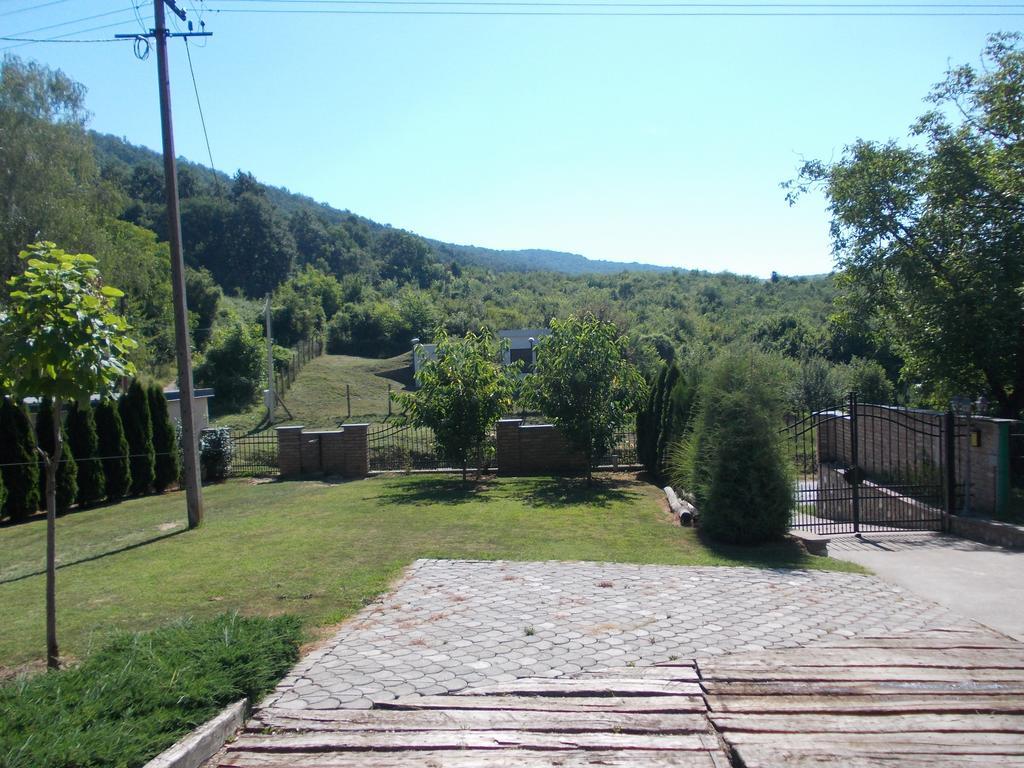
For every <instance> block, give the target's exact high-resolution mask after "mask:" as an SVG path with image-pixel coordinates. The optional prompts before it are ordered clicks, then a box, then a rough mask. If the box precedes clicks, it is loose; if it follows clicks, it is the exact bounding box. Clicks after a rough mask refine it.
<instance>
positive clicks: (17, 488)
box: [0, 397, 39, 520]
mask: <svg viewBox="0 0 1024 768" xmlns="http://www.w3.org/2000/svg"><path fill="white" fill-rule="evenodd" d="M2 400H3V403H2V404H0V465H4V466H3V467H2V472H3V476H4V485H5V486H6V487H7V500H6V502H5V503H4V506H3V510H2V512H3V514H5V515H6V516H7V517H10V518H11V519H12V520H24V519H25V518H26V517H28V516H29V515H31V514H32V513H34V512H35V511H36V510H37V509H38V508H39V465H38V464H37V463H36V462H37V459H38V457H39V455H38V454H37V453H36V439H35V435H33V432H32V424H31V423H30V422H29V420H28V414H27V413H25V409H24V408H22V407H21V406H20V405H16V404H15V403H14V402H12V401H11V399H10V398H7V397H5V398H2Z"/></svg>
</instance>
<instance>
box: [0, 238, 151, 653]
mask: <svg viewBox="0 0 1024 768" xmlns="http://www.w3.org/2000/svg"><path fill="white" fill-rule="evenodd" d="M19 255H20V257H21V259H22V260H23V261H24V262H25V264H26V268H25V271H24V272H22V273H21V274H20V275H16V276H15V277H12V278H11V280H10V281H9V283H8V285H9V286H10V288H11V291H10V294H9V295H10V298H11V304H10V305H9V306H8V307H6V308H4V309H2V310H0V325H2V326H3V327H4V330H5V333H4V335H3V337H2V340H0V371H3V376H4V377H5V378H6V379H7V381H5V382H0V384H2V385H4V386H5V388H10V389H11V390H12V391H13V392H15V394H18V395H21V396H25V395H26V394H27V393H33V394H37V395H44V396H49V397H51V398H53V401H54V408H53V419H52V423H51V425H50V429H51V431H52V434H53V446H54V448H53V453H52V454H47V453H43V458H44V460H45V462H46V485H47V500H46V662H47V666H49V667H50V668H51V669H52V668H56V667H57V666H58V665H59V662H60V660H59V654H58V648H57V608H56V519H57V467H58V466H59V463H60V460H61V456H62V454H63V448H64V440H63V437H62V434H61V428H60V427H61V424H60V412H61V408H60V406H61V404H62V403H65V402H68V401H72V400H74V401H81V400H85V399H86V398H88V397H89V395H90V393H92V392H96V391H100V392H102V391H105V390H107V389H109V388H110V386H111V385H112V384H113V383H114V382H115V381H117V380H118V379H119V378H120V377H122V376H126V375H130V374H132V373H134V366H133V365H132V364H131V363H130V362H129V361H128V360H127V355H128V353H129V351H130V350H131V349H132V348H133V347H134V346H135V342H134V341H133V340H132V339H130V338H129V337H128V335H127V323H126V322H125V320H124V318H122V317H120V316H118V315H117V314H116V313H115V311H114V306H113V300H114V299H116V298H119V297H120V296H121V295H122V294H121V292H120V291H118V290H117V289H115V288H111V287H109V286H104V285H103V283H102V280H101V279H100V274H99V271H98V270H97V269H96V267H95V264H96V260H95V259H94V258H93V257H92V256H89V255H86V254H80V255H73V254H70V253H65V252H64V251H62V250H61V249H59V248H57V246H56V245H54V244H53V243H48V242H41V243H35V244H33V245H30V246H29V247H28V250H26V251H22V252H21V254H19ZM33 466H34V464H33Z"/></svg>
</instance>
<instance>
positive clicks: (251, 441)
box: [230, 429, 280, 477]
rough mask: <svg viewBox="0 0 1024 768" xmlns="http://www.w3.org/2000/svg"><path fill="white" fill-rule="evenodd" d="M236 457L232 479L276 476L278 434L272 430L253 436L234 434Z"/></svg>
mask: <svg viewBox="0 0 1024 768" xmlns="http://www.w3.org/2000/svg"><path fill="white" fill-rule="evenodd" d="M231 444H232V447H233V449H234V455H233V457H232V460H231V473H230V474H231V476H232V477H258V476H265V475H276V474H278V473H279V472H280V470H279V468H278V465H277V433H276V432H274V430H272V429H268V430H266V431H264V432H256V433H254V434H251V435H245V434H238V433H232V435H231Z"/></svg>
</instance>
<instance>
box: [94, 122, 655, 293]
mask: <svg viewBox="0 0 1024 768" xmlns="http://www.w3.org/2000/svg"><path fill="white" fill-rule="evenodd" d="M91 136H92V141H93V145H94V146H95V149H96V159H97V162H98V163H99V165H100V167H101V168H107V169H109V168H110V167H111V166H112V165H114V164H115V163H122V164H124V165H125V166H128V167H131V168H134V167H136V166H161V164H162V162H163V161H162V159H161V155H160V154H159V153H158V152H154V151H153V150H150V149H147V148H146V147H140V146H136V145H134V144H132V143H130V142H129V141H127V140H126V139H123V138H118V137H117V136H111V135H110V134H104V133H97V132H95V131H93V132H91ZM178 165H179V172H180V169H185V171H186V173H188V174H191V175H193V176H194V177H195V178H196V179H197V180H199V181H200V182H202V183H203V184H207V185H211V186H215V185H221V186H222V187H224V188H228V187H230V186H231V184H232V179H231V177H230V176H228V175H227V174H225V173H221V172H219V171H212V170H210V169H209V168H207V167H206V166H203V165H200V164H198V163H193V162H191V161H189V160H187V159H186V158H183V157H181V158H178ZM264 191H265V193H266V196H267V199H268V200H269V201H270V203H271V204H273V205H274V206H275V207H276V208H277V209H278V210H279V211H280V212H281V213H283V214H285V215H287V216H291V215H293V214H295V213H297V212H299V211H307V212H309V213H312V214H315V215H316V216H318V217H320V218H321V219H323V220H324V221H325V222H326V223H327V224H331V225H339V224H342V223H344V222H346V221H349V220H351V219H353V218H354V219H356V220H357V221H358V222H359V223H360V224H362V225H364V226H366V228H367V229H368V230H369V231H371V232H373V233H379V232H380V231H382V230H386V229H391V227H389V226H386V225H384V224H379V223H377V222H375V221H373V220H372V219H367V218H366V217H364V216H359V215H357V214H354V213H352V212H351V211H348V210H339V209H337V208H334V207H332V206H330V205H328V204H327V203H319V202H317V201H316V200H314V199H313V198H311V197H307V196H306V195H301V194H298V193H295V192H292V191H290V190H288V189H286V188H284V187H273V186H264ZM424 239H425V240H426V242H428V243H429V244H430V245H431V246H432V247H433V249H434V251H435V252H436V255H437V257H438V258H439V259H441V260H443V261H454V262H456V263H458V264H462V265H467V266H476V267H483V268H484V269H490V270H494V271H497V272H505V271H515V272H526V271H541V272H561V273H563V274H567V275H583V274H612V273H616V272H624V271H632V272H638V271H660V270H666V269H668V267H659V266H655V265H653V264H640V263H638V262H630V263H623V262H616V261H602V260H598V259H588V258H587V257H585V256H582V255H580V254H577V253H564V252H562V251H550V250H544V249H525V250H496V249H493V248H483V247H480V246H476V245H457V244H455V243H446V242H443V241H441V240H433V239H430V238H424Z"/></svg>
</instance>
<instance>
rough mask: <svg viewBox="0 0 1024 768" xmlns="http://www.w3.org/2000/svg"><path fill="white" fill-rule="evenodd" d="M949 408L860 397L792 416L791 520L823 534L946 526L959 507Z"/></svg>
mask: <svg viewBox="0 0 1024 768" xmlns="http://www.w3.org/2000/svg"><path fill="white" fill-rule="evenodd" d="M956 429H957V428H956V423H955V421H954V419H953V416H952V414H942V413H935V412H930V411H918V410H912V409H909V408H901V407H897V406H890V405H871V404H865V403H860V402H858V400H857V395H856V393H851V394H850V396H849V398H848V400H847V402H846V404H845V405H844V406H842V407H838V408H835V409H831V410H825V411H817V412H814V413H811V414H808V415H805V416H803V417H793V418H791V419H790V420H789V423H788V424H787V425H786V426H785V427H784V428H783V430H782V435H783V438H784V441H785V445H786V448H787V452H788V453H789V455H790V456H791V457H792V459H793V462H794V466H795V468H796V475H797V477H796V485H795V489H794V507H793V513H792V520H791V527H792V528H798V529H803V530H808V531H812V532H814V533H821V534H836V533H860V532H870V531H897V530H942V529H943V528H944V527H945V520H946V515H947V514H948V513H950V512H953V513H955V512H956V509H957V501H958V492H959V491H958V487H957V484H956V471H955V461H956V450H955V446H956Z"/></svg>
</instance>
